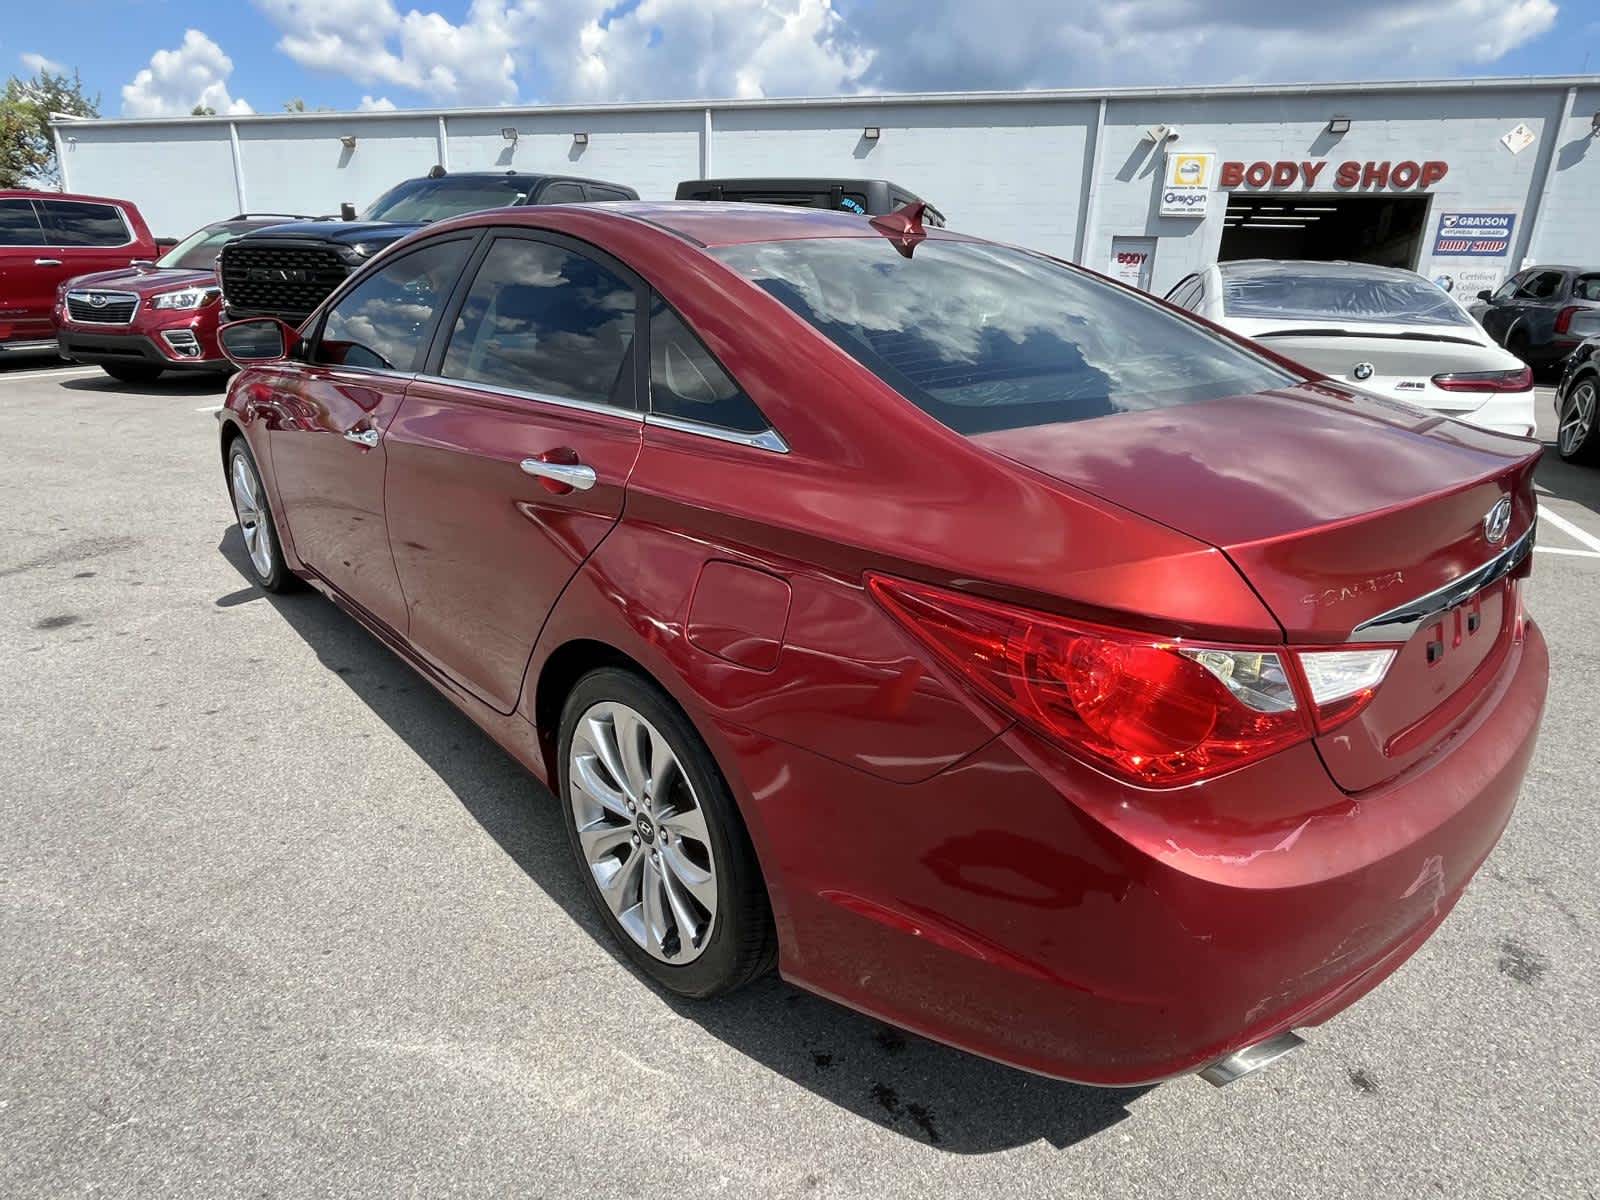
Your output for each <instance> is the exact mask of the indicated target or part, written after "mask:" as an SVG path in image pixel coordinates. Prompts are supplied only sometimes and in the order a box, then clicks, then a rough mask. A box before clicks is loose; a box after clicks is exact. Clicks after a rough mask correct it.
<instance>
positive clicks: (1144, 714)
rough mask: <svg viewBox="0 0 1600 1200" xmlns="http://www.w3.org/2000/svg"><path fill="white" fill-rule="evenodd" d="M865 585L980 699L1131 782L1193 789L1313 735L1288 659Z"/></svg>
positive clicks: (893, 584) (882, 581)
mask: <svg viewBox="0 0 1600 1200" xmlns="http://www.w3.org/2000/svg"><path fill="white" fill-rule="evenodd" d="M868 586H869V587H870V588H871V590H872V593H873V595H874V596H876V597H877V599H878V601H879V603H881V604H882V605H883V606H884V607H885V608H886V609H887V610H888V611H889V612H890V613H891V614H892V615H894V616H895V617H896V618H897V619H898V620H899V621H900V622H901V623H903V624H904V625H905V627H906V628H907V629H909V630H910V631H911V632H912V633H913V634H914V635H915V636H916V637H917V638H918V639H919V640H920V641H922V642H923V643H924V644H925V645H926V646H927V647H928V648H929V649H930V650H932V651H933V653H934V654H935V655H937V656H938V658H939V659H940V660H941V661H943V662H944V663H945V664H946V665H947V666H949V667H950V668H952V669H953V670H955V671H957V672H958V673H959V674H960V675H961V676H962V677H963V678H965V679H966V680H967V681H968V682H969V683H970V684H972V685H973V686H974V687H975V688H976V689H977V690H978V691H979V692H980V693H981V694H982V695H984V696H986V697H987V698H988V699H990V700H991V701H993V702H994V703H996V704H998V705H999V706H1000V707H1001V708H1002V709H1004V710H1006V711H1007V712H1009V713H1011V714H1013V715H1014V716H1016V717H1019V718H1021V719H1022V720H1024V721H1026V722H1027V723H1028V724H1029V725H1031V726H1033V728H1035V729H1036V730H1038V731H1039V732H1040V733H1042V734H1044V735H1045V736H1046V737H1049V738H1051V739H1052V740H1054V741H1056V742H1058V743H1059V744H1060V745H1062V746H1063V747H1065V748H1066V749H1067V750H1069V751H1071V752H1073V753H1074V754H1076V755H1077V756H1079V757H1081V758H1085V759H1087V760H1088V761H1090V762H1091V763H1093V764H1094V765H1096V766H1099V767H1101V768H1103V769H1105V770H1108V771H1110V772H1111V773H1113V774H1116V775H1119V776H1121V777H1123V778H1125V779H1128V780H1131V781H1133V782H1134V783H1139V784H1143V785H1146V786H1152V785H1153V786H1158V787H1166V786H1173V785H1176V784H1181V783H1189V782H1192V781H1194V780H1196V779H1201V778H1204V777H1205V776H1208V775H1215V774H1218V773H1220V772H1222V771H1226V770H1230V769H1232V768H1233V767H1237V766H1240V765H1242V764H1244V763H1247V762H1251V761H1253V760H1255V759H1259V758H1263V757H1265V756H1266V755H1268V754H1274V753H1276V752H1277V751H1279V750H1282V749H1284V748H1285V747H1288V746H1291V745H1293V744H1295V743H1296V742H1302V741H1305V740H1306V739H1307V738H1309V737H1310V736H1311V726H1310V723H1309V722H1308V721H1307V720H1306V718H1305V716H1304V714H1303V712H1302V711H1301V708H1300V705H1299V704H1298V703H1297V700H1296V685H1294V684H1293V683H1291V682H1290V679H1289V676H1288V673H1287V671H1286V670H1285V664H1286V662H1287V661H1288V656H1287V655H1286V654H1285V653H1284V652H1282V651H1281V650H1257V649H1253V648H1241V647H1235V646H1201V645H1191V644H1189V643H1187V642H1184V641H1180V640H1172V639H1161V638H1153V637H1149V636H1147V635H1142V634H1135V633H1127V632H1124V631H1121V630H1116V629H1108V628H1105V627H1102V626H1095V625H1088V624H1084V623H1079V622H1074V621H1068V620H1065V619H1064V618H1061V617H1056V616H1052V615H1050V614H1047V613H1040V612H1032V611H1029V610H1027V609H1021V608H1014V607H1012V606H1010V605H1005V604H999V603H996V602H994V601H989V600H980V599H976V598H974V597H970V596H963V595H958V594H956V593H952V592H947V591H944V590H942V589H938V588H931V587H927V586H925V585H923V584H915V583H908V582H906V581H904V580H898V579H886V578H883V577H881V576H874V577H872V578H871V579H869V581H868Z"/></svg>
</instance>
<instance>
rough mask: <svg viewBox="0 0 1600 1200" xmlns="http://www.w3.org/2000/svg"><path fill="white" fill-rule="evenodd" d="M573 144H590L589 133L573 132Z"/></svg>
mask: <svg viewBox="0 0 1600 1200" xmlns="http://www.w3.org/2000/svg"><path fill="white" fill-rule="evenodd" d="M572 144H573V145H574V146H587V145H588V144H589V135H588V134H587V133H575V134H573V135H572Z"/></svg>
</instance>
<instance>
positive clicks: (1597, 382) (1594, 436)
mask: <svg viewBox="0 0 1600 1200" xmlns="http://www.w3.org/2000/svg"><path fill="white" fill-rule="evenodd" d="M1580 404H1583V405H1584V408H1585V409H1586V410H1587V416H1588V422H1587V428H1584V426H1583V423H1582V419H1581V417H1582V414H1580V413H1579V412H1577V411H1576V410H1577V409H1578V406H1579V405H1580ZM1575 417H1576V418H1578V419H1579V424H1578V425H1577V427H1576V428H1575V429H1574V431H1573V432H1572V434H1570V435H1569V436H1566V437H1563V436H1562V434H1563V430H1564V427H1565V426H1566V425H1567V423H1568V421H1569V420H1572V419H1574V418H1575ZM1556 453H1557V454H1559V455H1561V457H1562V459H1564V460H1565V461H1566V462H1569V463H1585V464H1600V375H1594V374H1586V375H1580V376H1579V377H1578V378H1577V379H1575V380H1574V381H1573V384H1572V387H1571V388H1570V389H1569V390H1568V392H1567V394H1566V396H1565V398H1563V400H1562V401H1561V408H1560V410H1559V411H1558V412H1557V413H1556Z"/></svg>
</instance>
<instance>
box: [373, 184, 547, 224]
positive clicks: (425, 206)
mask: <svg viewBox="0 0 1600 1200" xmlns="http://www.w3.org/2000/svg"><path fill="white" fill-rule="evenodd" d="M531 185H532V180H530V179H528V178H527V177H525V176H524V177H518V176H515V175H507V176H504V177H503V178H489V179H482V178H479V179H471V178H463V177H460V176H458V177H457V178H455V179H451V178H450V177H449V176H445V177H444V178H442V179H408V180H406V181H405V182H404V183H401V184H396V185H395V186H394V187H392V188H390V189H389V190H388V191H387V192H385V193H384V194H383V195H381V196H379V197H378V198H377V199H376V200H374V201H373V202H372V207H370V208H369V209H367V211H366V212H365V213H363V214H362V218H361V219H362V220H364V221H396V222H399V221H442V220H444V219H445V218H446V217H459V216H460V215H461V214H462V213H469V212H477V211H478V210H479V209H483V208H504V207H506V206H507V205H510V204H523V203H525V202H526V201H527V199H528V188H529V187H530V186H531Z"/></svg>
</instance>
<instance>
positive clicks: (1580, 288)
mask: <svg viewBox="0 0 1600 1200" xmlns="http://www.w3.org/2000/svg"><path fill="white" fill-rule="evenodd" d="M1572 298H1573V299H1574V300H1600V275H1580V276H1578V281H1577V282H1576V283H1574V284H1573V285H1572Z"/></svg>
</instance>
